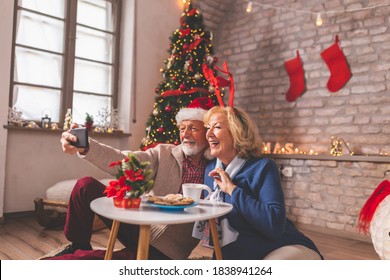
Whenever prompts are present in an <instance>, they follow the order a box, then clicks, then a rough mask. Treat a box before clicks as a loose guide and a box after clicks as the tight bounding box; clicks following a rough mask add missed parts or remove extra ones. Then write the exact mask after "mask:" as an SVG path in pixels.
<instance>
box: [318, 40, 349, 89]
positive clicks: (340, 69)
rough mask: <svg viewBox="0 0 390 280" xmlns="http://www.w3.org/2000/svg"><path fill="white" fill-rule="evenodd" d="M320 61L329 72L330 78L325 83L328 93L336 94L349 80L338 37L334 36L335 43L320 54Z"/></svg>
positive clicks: (347, 67)
mask: <svg viewBox="0 0 390 280" xmlns="http://www.w3.org/2000/svg"><path fill="white" fill-rule="evenodd" d="M321 57H322V59H323V60H324V61H325V62H326V65H327V66H328V68H329V71H330V77H329V80H328V83H327V87H328V89H329V91H331V92H336V91H338V90H340V89H341V88H342V87H343V86H344V85H345V84H346V83H347V82H348V80H349V79H350V78H351V76H352V74H351V70H350V69H349V66H348V62H347V59H346V58H345V55H344V53H343V51H342V50H341V47H340V45H339V36H338V35H336V38H335V43H334V44H333V45H331V46H330V47H329V48H327V49H326V50H324V51H323V52H322V53H321Z"/></svg>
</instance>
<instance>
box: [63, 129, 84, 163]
mask: <svg viewBox="0 0 390 280" xmlns="http://www.w3.org/2000/svg"><path fill="white" fill-rule="evenodd" d="M71 128H78V125H77V124H76V123H72V125H71ZM60 142H61V146H62V150H63V151H64V152H65V153H67V154H71V155H73V154H75V153H77V152H80V153H83V152H84V151H85V149H84V148H76V147H75V146H73V145H72V144H71V142H77V137H76V136H74V135H73V134H71V133H70V132H69V130H68V131H64V132H63V133H62V135H61V139H60Z"/></svg>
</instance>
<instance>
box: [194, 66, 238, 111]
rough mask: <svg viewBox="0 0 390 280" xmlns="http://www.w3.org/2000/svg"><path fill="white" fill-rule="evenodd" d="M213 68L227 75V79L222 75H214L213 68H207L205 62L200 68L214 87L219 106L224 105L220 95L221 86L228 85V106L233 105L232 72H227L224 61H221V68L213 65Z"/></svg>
mask: <svg viewBox="0 0 390 280" xmlns="http://www.w3.org/2000/svg"><path fill="white" fill-rule="evenodd" d="M214 68H215V69H216V70H218V71H220V72H222V73H224V74H226V75H227V76H228V80H226V79H224V78H222V77H219V76H217V77H215V75H214V71H213V69H211V68H209V67H208V66H207V65H206V64H203V66H202V70H203V75H204V76H205V78H206V79H207V80H208V81H209V83H210V84H211V85H212V86H213V87H214V88H215V94H216V96H217V99H218V103H219V106H221V107H225V104H224V103H223V100H222V95H221V87H227V86H228V87H229V91H230V95H229V106H230V107H233V102H234V80H233V75H232V73H230V72H229V69H228V65H227V63H226V61H224V62H223V69H224V70H222V69H221V68H219V67H217V66H215V65H214Z"/></svg>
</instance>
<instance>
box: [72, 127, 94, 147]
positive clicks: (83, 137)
mask: <svg viewBox="0 0 390 280" xmlns="http://www.w3.org/2000/svg"><path fill="white" fill-rule="evenodd" d="M69 132H70V133H71V134H73V135H74V136H76V137H77V141H76V142H70V144H71V145H73V146H75V147H77V148H88V147H89V142H88V130H87V129H86V128H73V129H71V130H70V131H69Z"/></svg>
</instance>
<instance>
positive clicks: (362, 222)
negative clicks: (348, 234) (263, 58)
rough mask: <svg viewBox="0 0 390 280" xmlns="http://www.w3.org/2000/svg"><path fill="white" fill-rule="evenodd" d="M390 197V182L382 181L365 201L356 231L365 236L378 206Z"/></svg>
mask: <svg viewBox="0 0 390 280" xmlns="http://www.w3.org/2000/svg"><path fill="white" fill-rule="evenodd" d="M388 195H390V182H389V181H388V180H384V181H382V182H381V183H380V184H379V185H378V187H377V188H376V189H375V190H374V192H373V193H372V194H371V196H370V197H369V198H368V199H367V201H366V203H365V204H364V206H363V208H362V210H361V211H360V214H359V221H358V229H359V230H360V231H362V232H363V233H365V234H367V233H368V231H369V229H370V224H371V220H372V218H373V216H374V214H375V211H376V209H377V208H378V205H379V204H380V203H381V202H382V201H383V200H384V199H385V197H387V196H388Z"/></svg>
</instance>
